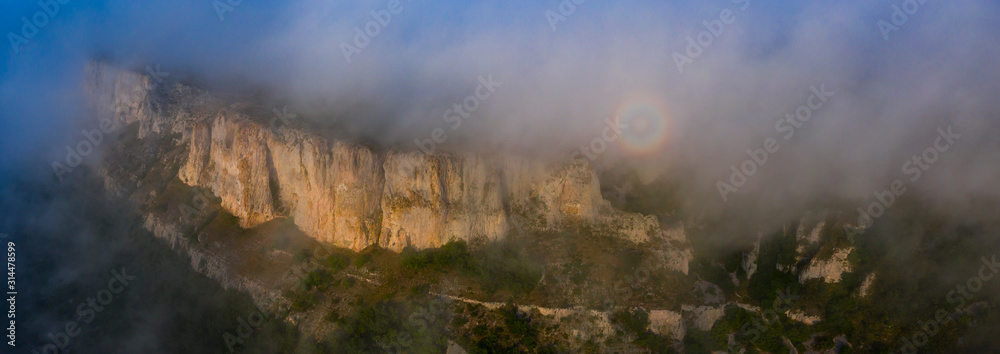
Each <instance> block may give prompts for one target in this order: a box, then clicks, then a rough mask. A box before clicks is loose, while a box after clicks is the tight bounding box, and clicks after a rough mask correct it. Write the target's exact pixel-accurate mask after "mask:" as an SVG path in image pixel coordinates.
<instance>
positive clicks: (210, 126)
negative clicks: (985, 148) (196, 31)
mask: <svg viewBox="0 0 1000 354" xmlns="http://www.w3.org/2000/svg"><path fill="white" fill-rule="evenodd" d="M87 72H88V78H89V90H90V91H91V93H92V94H93V97H94V100H93V102H94V105H95V108H96V109H97V111H98V112H101V113H103V114H107V115H111V116H113V117H114V119H115V120H116V122H119V123H122V124H123V125H126V124H131V123H138V125H139V133H138V137H139V138H143V137H145V136H149V135H151V134H163V133H174V134H180V135H181V141H182V143H183V144H185V145H186V147H187V149H188V151H187V160H186V162H185V163H184V164H183V166H182V167H181V168H180V170H179V171H178V173H177V176H178V178H179V179H180V180H181V181H182V182H184V183H185V184H188V185H191V186H200V187H205V188H208V189H210V190H211V191H212V192H213V194H215V195H216V196H218V197H219V198H221V200H222V202H221V204H222V206H223V208H224V209H226V211H228V212H230V213H231V214H233V215H234V216H236V217H237V218H239V224H240V226H241V227H244V228H251V227H255V226H257V225H260V224H262V223H264V222H267V221H269V220H272V219H275V218H280V217H287V218H291V219H292V220H293V221H294V223H295V225H296V226H297V227H298V228H299V229H300V230H302V231H303V232H304V233H305V234H307V235H309V236H310V237H312V238H314V239H316V240H318V241H321V242H325V243H328V244H332V245H335V246H338V247H345V248H350V249H354V250H360V249H363V248H365V247H368V246H372V245H378V246H380V247H383V248H386V249H390V250H395V251H399V250H402V249H403V248H405V247H414V248H417V249H422V248H433V247H439V246H441V245H443V244H445V243H447V242H449V241H451V240H472V239H485V240H496V239H500V238H503V237H506V236H507V235H508V234H509V233H510V232H511V231H512V230H513V229H516V230H522V231H523V230H529V231H537V230H554V229H559V228H561V227H564V226H565V225H567V224H570V223H576V224H584V225H587V226H589V227H590V228H591V229H593V230H596V232H601V233H603V234H608V235H615V236H618V237H623V238H626V239H629V240H632V241H635V242H644V241H647V240H649V238H650V237H651V236H654V235H659V234H660V233H661V231H660V230H659V224H658V222H657V220H656V218H654V217H652V216H643V215H640V214H636V213H627V212H622V211H619V210H615V209H614V208H612V207H611V205H610V203H609V202H608V201H606V200H604V198H603V197H602V196H601V193H600V182H599V181H598V179H597V175H596V173H595V172H594V170H593V169H592V168H591V167H590V166H589V165H587V164H586V163H584V162H582V161H571V162H568V163H565V164H555V165H552V164H545V163H541V162H537V161H529V160H526V159H521V158H516V157H510V156H492V157H485V156H475V155H468V154H465V155H451V154H443V153H442V154H429V155H428V154H422V153H419V152H406V151H386V152H376V151H373V150H372V149H370V148H368V147H365V146H362V145H357V144H352V143H347V142H342V141H329V140H326V139H324V138H321V137H319V136H316V135H312V134H309V133H306V132H302V131H298V130H294V129H290V128H288V127H286V126H282V127H277V128H276V127H274V125H273V124H271V125H268V124H267V122H268V119H269V117H268V116H265V115H262V114H259V113H256V112H254V111H251V110H249V109H243V108H242V107H237V105H233V106H229V107H227V106H225V105H224V104H223V103H222V102H221V101H219V100H218V99H215V98H213V97H211V96H210V95H208V94H206V93H204V92H202V91H199V90H197V89H195V88H191V87H188V86H184V85H180V84H174V85H172V86H171V87H169V88H168V87H160V86H158V85H157V84H155V83H154V82H153V81H152V80H151V79H150V78H148V77H146V76H144V75H140V74H137V73H133V72H129V71H123V70H118V69H115V68H112V67H109V66H107V65H104V64H99V63H95V64H91V65H89V66H88V68H87ZM272 123H273V122H272Z"/></svg>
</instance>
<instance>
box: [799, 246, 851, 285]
mask: <svg viewBox="0 0 1000 354" xmlns="http://www.w3.org/2000/svg"><path fill="white" fill-rule="evenodd" d="M853 251H854V248H853V247H851V248H841V249H836V250H835V251H834V253H833V256H831V257H830V258H829V259H819V258H813V260H812V261H811V262H809V266H808V267H806V269H803V270H802V271H801V272H800V273H799V282H800V283H801V282H805V281H806V280H809V279H823V281H824V282H826V283H837V282H840V280H841V277H842V276H843V275H844V273H846V272H850V271H851V269H852V267H851V263H850V262H848V261H847V256H848V255H850V254H851V252H853Z"/></svg>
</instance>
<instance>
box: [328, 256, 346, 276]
mask: <svg viewBox="0 0 1000 354" xmlns="http://www.w3.org/2000/svg"><path fill="white" fill-rule="evenodd" d="M350 264H351V256H348V255H346V254H339V253H338V254H331V255H329V256H327V257H326V265H327V266H328V267H330V270H331V271H333V272H334V273H336V272H339V271H341V270H344V268H347V266H348V265H350Z"/></svg>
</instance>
